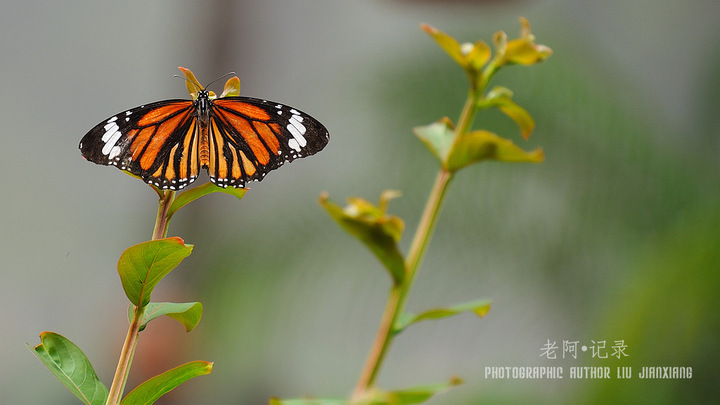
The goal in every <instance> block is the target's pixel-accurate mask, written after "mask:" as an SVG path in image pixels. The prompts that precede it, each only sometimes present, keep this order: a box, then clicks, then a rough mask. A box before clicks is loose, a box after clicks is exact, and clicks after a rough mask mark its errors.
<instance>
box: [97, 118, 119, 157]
mask: <svg viewBox="0 0 720 405" xmlns="http://www.w3.org/2000/svg"><path fill="white" fill-rule="evenodd" d="M104 128H105V133H104V134H103V136H102V141H103V142H105V145H104V146H103V148H102V153H103V155H109V154H110V152H111V151H112V150H113V148H114V147H115V144H116V143H117V141H118V139H120V136H122V133H121V132H120V128H119V127H118V126H117V124H116V123H114V122H111V123H109V124H107V125H105V127H104ZM117 153H118V152H116V154H115V155H117Z"/></svg>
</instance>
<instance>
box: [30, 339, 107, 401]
mask: <svg viewBox="0 0 720 405" xmlns="http://www.w3.org/2000/svg"><path fill="white" fill-rule="evenodd" d="M40 341H41V342H42V343H40V344H39V345H37V346H35V347H31V346H30V345H29V344H28V345H27V346H28V348H29V349H30V350H32V351H33V353H34V354H35V356H36V357H37V358H38V359H39V360H40V361H41V362H42V363H43V364H44V365H45V367H47V368H48V370H50V372H51V373H53V375H54V376H55V377H57V379H58V380H60V382H61V383H62V384H63V385H64V386H65V387H67V389H69V390H70V392H72V393H73V394H74V395H75V396H76V397H78V398H80V400H81V401H82V402H83V403H85V404H88V405H101V404H104V403H105V401H106V400H107V396H108V390H107V388H106V387H105V386H104V385H103V383H102V382H100V380H99V379H98V376H97V374H96V373H95V370H94V369H93V367H92V364H90V360H88V358H87V356H85V354H84V353H83V352H82V350H80V348H79V347H77V346H76V345H75V344H74V343H73V342H71V341H70V340H68V339H67V338H65V337H64V336H62V335H59V334H57V333H54V332H43V333H41V334H40Z"/></svg>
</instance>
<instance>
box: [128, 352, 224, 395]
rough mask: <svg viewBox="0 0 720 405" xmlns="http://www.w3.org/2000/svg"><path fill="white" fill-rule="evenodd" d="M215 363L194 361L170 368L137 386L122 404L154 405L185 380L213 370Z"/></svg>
mask: <svg viewBox="0 0 720 405" xmlns="http://www.w3.org/2000/svg"><path fill="white" fill-rule="evenodd" d="M212 367H213V363H209V362H207V361H192V362H190V363H185V364H183V365H182V366H178V367H175V368H173V369H170V370H168V371H166V372H164V373H162V374H160V375H157V376H155V377H153V378H151V379H149V380H147V381H145V382H144V383H142V384H140V385H138V386H137V387H135V389H134V390H132V391H130V393H128V394H127V396H125V398H123V400H122V401H120V405H152V404H154V403H155V401H157V400H158V399H159V398H160V397H162V396H163V395H165V394H167V393H168V392H170V391H172V390H173V389H175V387H177V386H178V385H180V384H182V383H184V382H185V381H187V380H189V379H191V378H194V377H198V376H201V375H205V374H210V372H212Z"/></svg>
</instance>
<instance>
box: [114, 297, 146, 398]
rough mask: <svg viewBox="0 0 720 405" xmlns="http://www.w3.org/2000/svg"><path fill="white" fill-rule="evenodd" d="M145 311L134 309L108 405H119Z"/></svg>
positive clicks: (143, 309) (143, 308)
mask: <svg viewBox="0 0 720 405" xmlns="http://www.w3.org/2000/svg"><path fill="white" fill-rule="evenodd" d="M144 312H145V307H142V308H138V307H135V310H134V311H133V318H132V321H130V328H129V329H128V333H127V336H125V343H124V344H123V347H122V350H121V351H120V360H119V361H118V365H117V368H116V369H115V376H114V377H113V384H112V385H111V386H110V393H109V394H108V399H107V402H105V404H106V405H117V404H118V403H119V402H120V397H121V396H122V393H123V390H124V389H125V384H126V383H127V377H128V373H129V372H130V363H132V358H133V355H134V354H135V347H137V340H138V333H140V320H141V319H142V317H143V314H144Z"/></svg>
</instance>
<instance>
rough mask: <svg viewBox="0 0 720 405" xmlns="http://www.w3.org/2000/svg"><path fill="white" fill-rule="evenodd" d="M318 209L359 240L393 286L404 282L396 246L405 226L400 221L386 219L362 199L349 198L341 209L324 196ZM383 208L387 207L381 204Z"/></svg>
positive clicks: (398, 219)
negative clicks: (382, 266)
mask: <svg viewBox="0 0 720 405" xmlns="http://www.w3.org/2000/svg"><path fill="white" fill-rule="evenodd" d="M320 205H321V206H322V207H323V208H325V210H326V211H327V212H328V214H330V216H331V217H332V218H333V219H334V220H335V221H336V222H337V223H338V224H339V225H340V226H341V227H342V228H343V229H344V230H345V231H347V232H348V233H349V234H351V235H352V236H354V237H355V238H357V239H358V240H360V241H361V242H362V243H363V244H364V245H365V246H367V247H368V248H369V249H370V251H371V252H372V253H373V254H374V255H375V256H376V257H377V258H378V259H379V260H380V262H381V263H382V264H383V265H384V266H385V268H386V269H387V271H388V273H389V274H390V276H391V277H392V279H393V282H394V283H395V284H400V283H401V282H402V280H403V279H404V278H405V259H404V258H403V256H402V253H400V249H399V247H398V245H397V243H398V242H399V241H400V238H401V236H402V232H403V230H404V228H405V223H404V222H403V221H402V219H400V218H399V217H396V216H392V215H387V214H386V213H385V211H384V209H381V208H379V207H376V206H374V205H372V204H371V203H369V202H368V201H366V200H364V199H362V198H357V197H355V198H349V199H348V205H347V206H346V207H345V208H343V207H340V206H339V205H337V204H335V203H333V202H331V201H330V200H329V199H328V197H327V195H325V194H323V195H322V196H320ZM380 205H381V206H383V207H384V208H386V207H387V203H386V202H385V203H382V204H380Z"/></svg>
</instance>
